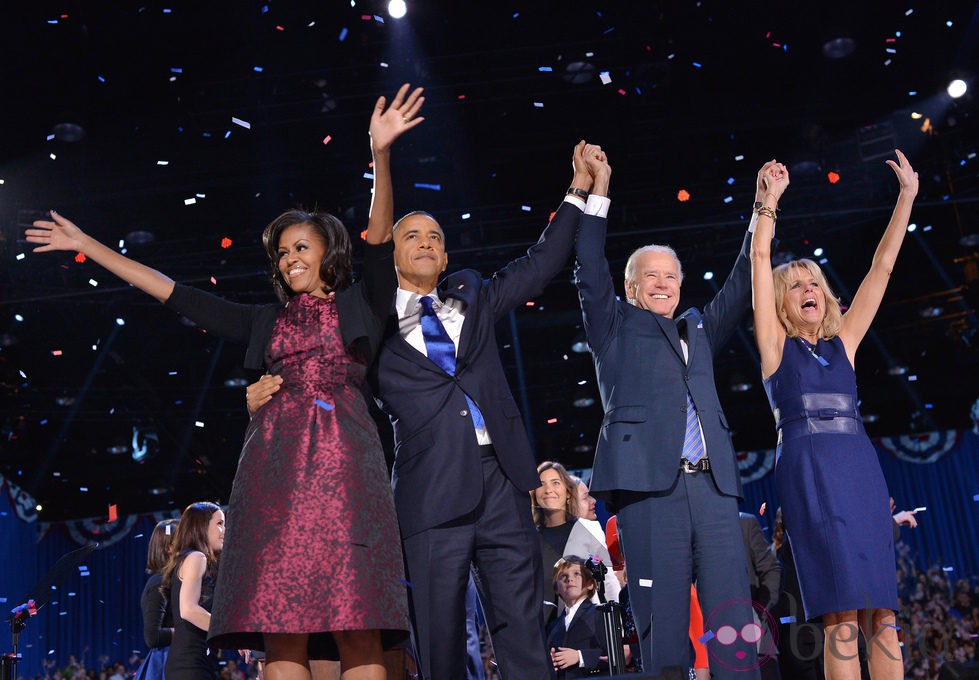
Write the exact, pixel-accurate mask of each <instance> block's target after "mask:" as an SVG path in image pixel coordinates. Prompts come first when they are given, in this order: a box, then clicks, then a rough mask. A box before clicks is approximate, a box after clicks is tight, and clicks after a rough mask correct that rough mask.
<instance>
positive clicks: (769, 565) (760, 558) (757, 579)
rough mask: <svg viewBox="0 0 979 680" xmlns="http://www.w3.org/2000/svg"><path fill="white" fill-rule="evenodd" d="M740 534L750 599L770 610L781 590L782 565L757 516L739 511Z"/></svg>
mask: <svg viewBox="0 0 979 680" xmlns="http://www.w3.org/2000/svg"><path fill="white" fill-rule="evenodd" d="M741 534H742V536H743V537H744V547H745V550H746V551H747V555H748V581H749V582H750V583H751V599H752V600H754V601H755V602H757V603H758V604H760V605H761V606H762V607H764V608H765V609H768V610H771V609H772V607H774V606H775V603H776V602H778V596H779V593H780V592H781V584H782V565H780V564H779V563H778V559H777V558H776V557H775V553H774V552H773V551H772V549H771V547H769V545H768V541H766V540H765V534H764V533H762V530H761V526H760V525H759V524H758V518H757V517H755V516H754V515H752V514H749V513H747V512H742V513H741Z"/></svg>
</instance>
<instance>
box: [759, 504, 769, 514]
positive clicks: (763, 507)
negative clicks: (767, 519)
mask: <svg viewBox="0 0 979 680" xmlns="http://www.w3.org/2000/svg"><path fill="white" fill-rule="evenodd" d="M767 506H768V502H764V503H762V504H761V507H760V508H758V514H759V515H762V516H764V514H765V508H766V507H767Z"/></svg>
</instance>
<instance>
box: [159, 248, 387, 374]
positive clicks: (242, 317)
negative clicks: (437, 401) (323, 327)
mask: <svg viewBox="0 0 979 680" xmlns="http://www.w3.org/2000/svg"><path fill="white" fill-rule="evenodd" d="M362 274H363V275H362V277H361V280H360V281H358V282H357V283H355V284H353V285H352V286H350V287H349V288H346V289H345V290H342V291H340V292H338V293H337V294H336V304H337V316H338V317H339V319H340V334H341V336H342V337H343V342H344V345H345V346H346V347H349V348H356V349H358V350H359V351H361V352H362V353H363V354H364V356H365V357H366V358H367V361H368V362H370V361H372V360H373V358H374V356H375V355H376V353H377V349H378V346H379V345H380V341H381V331H382V330H383V321H382V319H384V318H386V317H387V315H388V311H389V309H390V307H391V299H392V298H393V297H394V291H395V290H396V289H397V287H398V277H397V273H396V272H395V270H394V243H393V242H391V241H389V242H387V243H382V244H379V245H371V244H369V243H368V244H366V248H365V251H364V265H363V269H362ZM164 305H165V306H166V307H168V308H169V309H172V310H173V311H175V312H177V313H178V314H183V315H184V316H186V317H187V318H188V319H190V320H191V321H193V322H194V323H196V324H197V325H198V326H200V327H201V328H204V329H206V330H207V332H208V333H213V334H214V335H217V336H219V337H222V338H225V339H227V340H231V341H232V342H236V343H238V344H242V345H246V346H247V350H246V351H245V368H261V367H262V366H263V365H264V363H265V348H266V347H267V346H268V344H269V339H270V338H271V337H272V330H273V329H274V328H275V322H276V319H278V318H279V312H280V311H282V309H283V305H281V304H278V303H272V304H264V305H244V304H239V303H237V302H231V301H229V300H225V299H224V298H220V297H218V296H217V295H212V294H211V293H206V292H204V291H203V290H200V289H198V288H191V287H189V286H184V285H181V284H177V286H176V287H175V288H174V290H173V293H172V294H171V295H170V298H169V299H168V300H167V301H166V302H165V303H164Z"/></svg>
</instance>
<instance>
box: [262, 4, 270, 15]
mask: <svg viewBox="0 0 979 680" xmlns="http://www.w3.org/2000/svg"><path fill="white" fill-rule="evenodd" d="M268 13H269V6H268V5H262V14H268Z"/></svg>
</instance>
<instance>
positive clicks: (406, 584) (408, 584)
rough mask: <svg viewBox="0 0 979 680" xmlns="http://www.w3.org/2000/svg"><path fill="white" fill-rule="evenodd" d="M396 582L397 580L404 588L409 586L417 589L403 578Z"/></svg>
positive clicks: (397, 579)
mask: <svg viewBox="0 0 979 680" xmlns="http://www.w3.org/2000/svg"><path fill="white" fill-rule="evenodd" d="M394 580H395V582H396V583H400V584H401V585H403V586H408V587H409V588H411V589H412V590H414V589H415V586H413V585H411V582H410V581H405V580H404V579H403V578H396V579H394Z"/></svg>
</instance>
